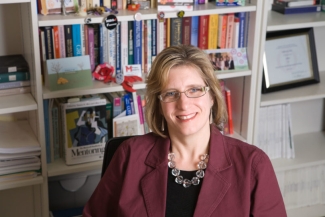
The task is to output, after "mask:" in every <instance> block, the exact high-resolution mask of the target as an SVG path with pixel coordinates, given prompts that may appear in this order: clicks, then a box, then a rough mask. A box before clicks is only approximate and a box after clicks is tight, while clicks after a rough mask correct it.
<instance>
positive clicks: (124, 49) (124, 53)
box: [121, 21, 129, 71]
mask: <svg viewBox="0 0 325 217" xmlns="http://www.w3.org/2000/svg"><path fill="white" fill-rule="evenodd" d="M128 47H129V46H128V21H121V68H122V69H124V67H125V66H126V65H128V62H129V56H128ZM122 71H123V70H122Z"/></svg>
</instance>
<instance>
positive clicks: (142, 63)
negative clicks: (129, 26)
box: [141, 20, 147, 74]
mask: <svg viewBox="0 0 325 217" xmlns="http://www.w3.org/2000/svg"><path fill="white" fill-rule="evenodd" d="M141 30H142V32H141V61H142V62H141V72H142V74H143V73H144V67H146V66H145V64H146V63H145V62H146V56H145V55H146V53H145V49H144V32H145V31H147V30H146V29H145V20H144V21H142V22H141ZM146 34H147V33H146Z"/></svg>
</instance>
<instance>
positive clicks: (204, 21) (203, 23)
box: [198, 15, 209, 50]
mask: <svg viewBox="0 0 325 217" xmlns="http://www.w3.org/2000/svg"><path fill="white" fill-rule="evenodd" d="M208 27H209V15H201V16H199V34H198V36H199V41H198V47H199V48H200V49H201V50H207V49H208V33H209V32H208Z"/></svg>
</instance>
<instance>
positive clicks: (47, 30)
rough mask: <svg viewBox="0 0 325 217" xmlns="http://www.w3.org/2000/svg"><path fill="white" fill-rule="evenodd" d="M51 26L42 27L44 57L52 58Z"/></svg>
mask: <svg viewBox="0 0 325 217" xmlns="http://www.w3.org/2000/svg"><path fill="white" fill-rule="evenodd" d="M52 28H53V27H52V26H46V27H44V28H43V29H44V39H45V54H46V59H47V60H49V59H54V58H55V56H54V55H55V54H54V46H53V35H52Z"/></svg>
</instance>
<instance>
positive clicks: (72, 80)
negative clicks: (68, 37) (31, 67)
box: [45, 55, 92, 91]
mask: <svg viewBox="0 0 325 217" xmlns="http://www.w3.org/2000/svg"><path fill="white" fill-rule="evenodd" d="M46 69H47V73H46V75H45V85H46V87H47V88H48V89H49V90H51V91H57V90H66V89H72V88H79V87H91V86H92V76H91V71H90V61H89V56H88V55H87V56H77V57H67V58H61V59H53V60H47V61H46Z"/></svg>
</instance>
